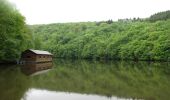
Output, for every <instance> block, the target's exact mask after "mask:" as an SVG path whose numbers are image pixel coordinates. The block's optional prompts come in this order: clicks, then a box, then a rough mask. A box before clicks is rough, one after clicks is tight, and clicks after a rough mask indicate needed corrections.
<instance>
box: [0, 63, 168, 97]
mask: <svg viewBox="0 0 170 100" xmlns="http://www.w3.org/2000/svg"><path fill="white" fill-rule="evenodd" d="M47 65H50V64H42V65H41V64H39V65H34V67H31V68H32V69H31V68H30V65H27V66H25V67H23V66H22V67H19V66H11V67H7V68H6V67H3V68H2V67H1V68H0V84H1V85H0V95H2V96H0V100H1V99H2V100H20V99H21V98H22V100H35V99H29V98H28V97H27V96H30V97H34V96H35V94H32V93H35V92H36V93H47V94H50V95H52V94H55V98H57V97H58V96H57V97H56V95H58V93H59V94H60V93H61V94H63V95H67V94H68V93H71V94H76V95H74V96H78V94H86V95H89V97H88V98H90V97H91V96H92V95H94V96H93V99H94V100H95V99H96V100H97V98H94V97H95V95H98V96H99V97H100V96H101V98H103V96H107V97H108V99H107V98H106V99H104V100H117V99H114V98H113V97H118V98H127V99H128V98H131V99H145V100H168V99H169V98H170V91H169V90H170V78H169V77H170V65H169V64H168V63H158V62H157V63H156V62H149V63H148V62H119V61H114V62H113V61H85V60H56V61H54V63H53V68H52V70H50V71H48V72H46V73H43V74H38V75H34V76H30V74H31V75H32V74H35V72H36V73H37V71H38V72H39V71H42V69H41V68H43V67H45V66H47ZM31 66H32V65H31ZM40 67H41V68H40ZM44 69H45V68H44ZM27 71H28V72H27ZM29 71H30V72H29ZM50 91H55V93H53V92H50ZM77 93H78V94H77ZM9 95H10V96H9ZM42 95H43V94H42ZM79 96H80V95H79ZM82 96H84V95H81V97H82ZM11 98H12V99H11ZM69 98H70V97H68V99H67V100H69ZM43 100H44V99H43ZM64 100H66V99H64Z"/></svg>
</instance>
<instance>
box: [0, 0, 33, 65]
mask: <svg viewBox="0 0 170 100" xmlns="http://www.w3.org/2000/svg"><path fill="white" fill-rule="evenodd" d="M31 46H32V44H31V34H29V30H28V28H27V26H26V25H25V18H24V17H23V16H22V15H21V14H20V13H19V12H18V11H17V10H16V9H15V8H14V7H13V6H12V5H11V4H9V3H8V2H7V1H6V0H0V63H1V62H11V61H15V60H16V59H18V58H19V56H20V53H21V51H23V50H25V49H26V48H27V47H31Z"/></svg>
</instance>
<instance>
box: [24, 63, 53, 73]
mask: <svg viewBox="0 0 170 100" xmlns="http://www.w3.org/2000/svg"><path fill="white" fill-rule="evenodd" d="M52 65H53V64H52V62H44V63H26V64H24V65H22V66H21V71H22V72H23V73H24V74H26V75H37V74H40V73H44V72H46V71H48V69H51V68H52Z"/></svg>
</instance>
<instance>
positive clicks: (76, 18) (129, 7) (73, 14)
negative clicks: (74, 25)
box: [9, 0, 170, 24]
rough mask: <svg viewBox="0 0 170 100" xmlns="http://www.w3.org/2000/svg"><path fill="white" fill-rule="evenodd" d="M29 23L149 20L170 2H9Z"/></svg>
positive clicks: (101, 0)
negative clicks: (134, 18) (126, 19)
mask: <svg viewBox="0 0 170 100" xmlns="http://www.w3.org/2000/svg"><path fill="white" fill-rule="evenodd" d="M9 1H11V2H13V3H14V4H15V6H16V8H17V9H18V10H19V11H20V12H21V13H22V15H24V16H25V17H26V22H27V24H47V23H65V22H85V21H102V20H108V19H112V20H117V19H122V18H133V17H140V18H145V17H149V16H150V15H151V14H154V13H156V12H160V11H165V10H170V0H9Z"/></svg>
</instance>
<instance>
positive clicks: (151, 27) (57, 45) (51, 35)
mask: <svg viewBox="0 0 170 100" xmlns="http://www.w3.org/2000/svg"><path fill="white" fill-rule="evenodd" d="M165 13H166V14H167V13H168V14H169V15H170V12H168V11H167V12H165ZM166 14H164V13H163V12H161V13H158V14H154V15H152V16H151V17H150V18H146V19H140V18H134V19H122V20H119V21H117V22H113V21H112V20H108V21H101V22H84V23H58V24H48V25H33V26H30V27H31V28H32V30H33V34H34V37H36V42H35V45H36V49H45V50H49V51H51V52H52V53H53V54H54V56H55V57H62V58H81V59H82V58H87V59H118V60H149V61H151V60H161V61H170V28H169V27H170V20H169V19H167V17H165V18H166V19H164V20H163V19H162V15H166ZM159 16H160V18H159ZM155 18H156V19H155Z"/></svg>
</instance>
